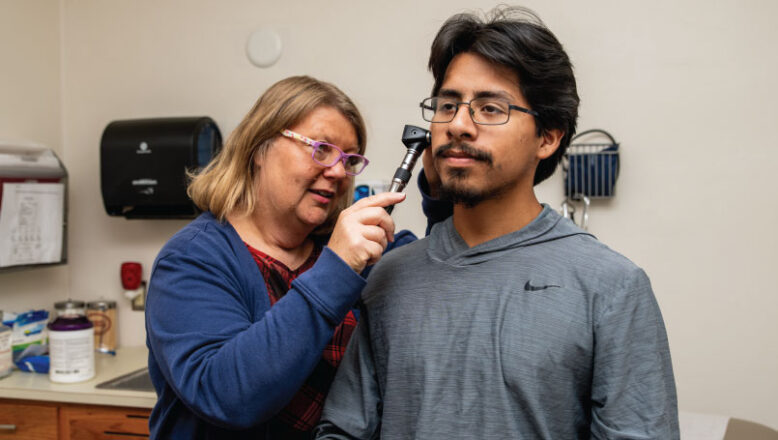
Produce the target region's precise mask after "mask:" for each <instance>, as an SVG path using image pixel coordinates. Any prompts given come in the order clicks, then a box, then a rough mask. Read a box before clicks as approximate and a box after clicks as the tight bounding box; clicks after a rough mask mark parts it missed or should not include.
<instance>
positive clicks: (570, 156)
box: [562, 128, 619, 230]
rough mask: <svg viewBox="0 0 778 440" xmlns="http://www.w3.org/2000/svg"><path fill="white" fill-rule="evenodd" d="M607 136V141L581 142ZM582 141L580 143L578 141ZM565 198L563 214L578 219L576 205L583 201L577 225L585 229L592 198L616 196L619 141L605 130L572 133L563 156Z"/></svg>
mask: <svg viewBox="0 0 778 440" xmlns="http://www.w3.org/2000/svg"><path fill="white" fill-rule="evenodd" d="M584 137H587V138H592V137H595V138H596V137H600V138H603V137H604V138H607V139H608V142H603V141H602V140H600V141H599V142H585V143H584V142H580V139H581V138H584ZM576 140H579V142H575V141H576ZM562 170H563V171H564V181H565V200H564V202H562V215H563V216H565V217H566V218H569V219H571V220H573V221H574V222H575V213H576V207H575V206H576V204H577V203H578V204H581V205H582V206H581V219H580V221H579V223H578V225H579V226H580V227H581V228H582V229H584V230H586V229H587V227H588V223H589V206H590V204H591V200H592V199H606V198H610V197H613V196H614V195H615V191H616V179H617V178H618V176H619V143H618V142H616V139H614V138H613V136H611V135H610V133H608V132H607V131H605V130H601V129H597V128H595V129H591V130H585V131H582V132H581V133H578V134H577V135H575V136H573V139H572V140H571V144H570V146H569V147H568V148H567V151H566V152H565V155H564V156H563V158H562Z"/></svg>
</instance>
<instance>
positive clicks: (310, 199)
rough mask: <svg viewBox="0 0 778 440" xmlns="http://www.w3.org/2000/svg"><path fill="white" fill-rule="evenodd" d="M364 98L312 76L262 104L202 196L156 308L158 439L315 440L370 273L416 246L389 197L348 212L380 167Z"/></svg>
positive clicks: (176, 247) (194, 189) (152, 324)
mask: <svg viewBox="0 0 778 440" xmlns="http://www.w3.org/2000/svg"><path fill="white" fill-rule="evenodd" d="M365 144H366V141H365V126H364V122H363V120H362V117H361V115H360V114H359V111H358V110H357V108H356V107H355V106H354V104H353V103H352V102H351V100H350V99H349V98H348V97H347V96H346V95H345V94H344V93H343V92H341V91H340V90H339V89H338V88H336V87H335V86H333V85H331V84H328V83H324V82H320V81H317V80H315V79H313V78H310V77H292V78H288V79H285V80H282V81H280V82H278V83H276V84H275V85H273V86H272V87H271V88H270V89H268V90H267V91H266V92H265V94H264V95H263V96H262V97H260V98H259V100H258V101H257V102H256V104H255V105H254V107H253V108H252V109H251V111H250V112H249V113H248V115H246V117H245V118H244V119H243V121H242V122H241V123H240V124H239V125H238V127H237V128H236V129H235V130H234V132H233V133H232V134H231V135H230V137H229V138H228V139H227V141H226V143H225V145H224V148H223V150H222V152H221V153H220V154H219V155H218V156H217V157H216V158H215V159H214V161H213V162H212V163H211V164H209V165H208V167H206V168H205V170H203V172H202V173H200V174H199V175H198V176H196V177H195V178H194V179H193V181H192V183H191V184H190V187H189V195H190V197H191V198H192V200H193V201H194V202H195V203H196V204H197V206H198V207H199V208H200V209H202V210H203V211H204V213H203V214H202V215H201V216H200V217H198V218H197V219H196V220H195V221H193V222H192V223H190V224H189V225H187V226H186V227H185V228H184V229H182V230H181V231H179V232H178V233H177V234H176V235H175V236H174V237H173V238H171V240H170V241H169V242H168V243H167V244H166V245H165V246H164V248H163V249H162V251H161V252H160V254H159V256H158V257H157V260H156V262H155V263H154V268H153V271H152V275H151V282H150V286H149V295H148V302H147V310H146V329H147V334H148V338H147V345H148V347H149V372H150V374H151V378H152V381H153V383H154V387H155V388H156V390H157V394H158V396H159V400H158V402H157V405H156V406H155V407H154V410H153V411H152V414H151V418H150V422H149V424H150V428H151V434H152V437H153V438H169V437H175V438H243V437H246V438H249V437H250V438H254V439H257V438H259V439H263V438H265V439H269V438H279V439H295V438H308V436H309V431H310V430H311V429H313V427H314V425H315V424H316V422H317V421H318V418H319V415H320V411H321V405H322V404H323V402H324V397H325V395H326V393H327V391H328V389H329V385H330V383H331V381H332V379H333V377H334V373H335V369H336V368H337V365H338V363H339V362H340V359H341V357H342V354H343V351H344V350H345V346H346V343H347V342H348V338H349V336H350V335H351V331H352V330H353V328H354V326H355V325H356V318H355V316H354V312H353V311H352V310H351V308H352V307H353V305H354V303H355V302H356V300H357V299H358V298H359V294H360V292H361V290H362V287H363V286H364V284H365V281H364V278H363V277H362V276H360V273H362V274H363V275H365V274H364V273H363V271H364V269H365V268H366V267H367V266H368V265H370V264H373V263H375V262H376V261H377V260H378V259H379V258H380V257H381V255H382V253H383V252H384V251H387V250H389V249H391V248H392V247H396V246H399V245H402V244H404V243H407V242H409V241H412V240H414V239H415V237H414V236H413V234H411V233H410V232H407V231H403V232H401V233H399V234H398V235H397V236H395V235H394V223H393V222H392V219H391V217H390V216H389V215H388V214H387V213H386V211H385V210H384V209H383V207H385V206H388V205H392V204H395V203H399V202H401V201H402V200H403V199H404V195H403V194H398V193H383V194H379V195H376V196H372V197H368V198H365V199H361V200H359V201H358V202H357V203H355V204H354V205H353V206H351V207H348V208H346V206H347V205H348V204H349V202H350V200H351V197H352V194H353V190H352V187H353V175H355V174H358V173H359V172H361V170H362V169H363V168H364V166H365V165H367V159H365V158H364V156H362V154H363V153H364V151H365Z"/></svg>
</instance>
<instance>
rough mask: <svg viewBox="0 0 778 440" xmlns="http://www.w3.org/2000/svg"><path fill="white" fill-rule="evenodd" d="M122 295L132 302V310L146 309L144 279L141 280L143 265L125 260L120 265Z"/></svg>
mask: <svg viewBox="0 0 778 440" xmlns="http://www.w3.org/2000/svg"><path fill="white" fill-rule="evenodd" d="M120 275H121V279H122V287H123V288H124V297H125V298H127V299H129V300H130V301H131V302H132V310H138V311H143V310H145V309H146V281H144V280H143V266H142V265H141V264H140V263H137V262H134V261H126V262H124V263H122V267H121V272H120Z"/></svg>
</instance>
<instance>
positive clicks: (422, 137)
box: [384, 125, 430, 214]
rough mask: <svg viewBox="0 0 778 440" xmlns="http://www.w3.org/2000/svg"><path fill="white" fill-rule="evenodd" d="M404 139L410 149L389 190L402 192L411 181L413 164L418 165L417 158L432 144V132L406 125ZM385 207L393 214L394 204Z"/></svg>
mask: <svg viewBox="0 0 778 440" xmlns="http://www.w3.org/2000/svg"><path fill="white" fill-rule="evenodd" d="M402 141H403V144H405V146H406V147H408V151H406V152H405V157H403V161H402V163H401V164H400V166H399V167H397V170H396V171H395V172H394V177H393V178H392V184H391V185H390V186H389V190H388V191H389V192H402V190H403V189H404V188H405V185H407V184H408V182H410V180H411V171H413V166H414V165H416V159H418V158H419V156H420V155H421V153H422V152H423V151H424V149H425V148H427V147H428V146H429V145H430V132H429V131H427V130H425V129H423V128H421V127H416V126H414V125H406V126H405V129H403V137H402ZM384 209H386V212H388V213H389V214H391V213H392V210H393V209H394V205H390V206H387V207H386V208H384Z"/></svg>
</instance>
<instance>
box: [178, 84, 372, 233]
mask: <svg viewBox="0 0 778 440" xmlns="http://www.w3.org/2000/svg"><path fill="white" fill-rule="evenodd" d="M324 105H326V106H330V107H333V108H335V109H337V110H339V111H340V112H341V113H342V114H343V116H344V117H345V118H346V119H347V120H348V121H349V122H351V125H353V126H354V131H355V132H356V134H357V143H358V146H359V153H360V154H364V152H365V146H366V144H367V139H366V136H367V134H366V130H365V122H364V120H363V119H362V115H361V114H360V113H359V110H358V109H357V107H356V105H354V103H353V102H352V101H351V99H350V98H349V97H348V96H346V94H345V93H343V92H342V91H341V90H340V89H338V88H337V87H335V86H334V85H333V84H330V83H327V82H323V81H319V80H317V79H315V78H311V77H309V76H293V77H290V78H286V79H283V80H281V81H278V82H277V83H275V84H273V85H272V86H271V87H270V88H269V89H267V91H265V93H264V94H263V95H262V96H260V97H259V99H258V100H257V102H256V103H254V107H252V109H251V110H250V111H249V112H248V114H247V115H246V116H245V117H244V118H243V120H242V121H241V122H240V124H238V126H237V127H236V128H235V130H234V131H233V132H232V133H231V134H230V135H229V137H228V138H227V141H226V142H225V143H224V147H223V148H222V150H221V151H220V152H219V154H217V155H216V157H215V158H214V159H213V160H212V161H211V162H210V163H209V164H208V166H206V167H205V168H204V169H203V170H202V172H201V173H199V174H198V175H190V179H191V182H190V183H189V187H188V188H187V194H188V195H189V197H190V198H191V199H192V201H194V203H195V205H197V207H198V208H200V209H201V210H203V211H210V212H211V213H213V215H214V216H215V217H216V218H218V219H219V220H222V221H223V220H224V219H225V217H226V216H227V215H233V214H234V215H246V214H249V213H251V212H253V211H254V209H255V207H256V198H257V195H256V193H255V188H254V177H255V174H256V173H257V172H259V171H258V170H256V169H255V167H254V160H253V159H254V155H255V154H265V152H266V151H267V150H268V148H269V147H270V146H271V145H272V143H273V141H274V140H275V139H276V138H277V137H278V136H279V135H280V132H281V130H283V129H285V128H289V127H292V126H294V125H295V124H297V123H298V122H300V121H301V120H303V119H304V118H305V117H306V116H307V115H308V114H309V113H310V112H312V111H313V110H314V109H316V108H318V107H320V106H324ZM352 186H353V185H352ZM352 198H353V188H352V187H349V191H347V192H346V194H344V195H343V197H342V198H341V200H339V201H338V203H337V204H336V209H335V210H334V211H333V213H332V214H331V215H330V216H329V217H328V218H327V220H326V221H325V222H324V223H323V224H322V225H320V226H319V227H318V228H316V230H314V233H316V234H321V233H327V232H329V231H331V230H332V227H333V226H334V225H335V221H336V220H337V218H338V215H339V214H340V212H341V211H342V210H343V209H345V208H346V207H347V206H348V205H349V204H350V203H351V200H352Z"/></svg>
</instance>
